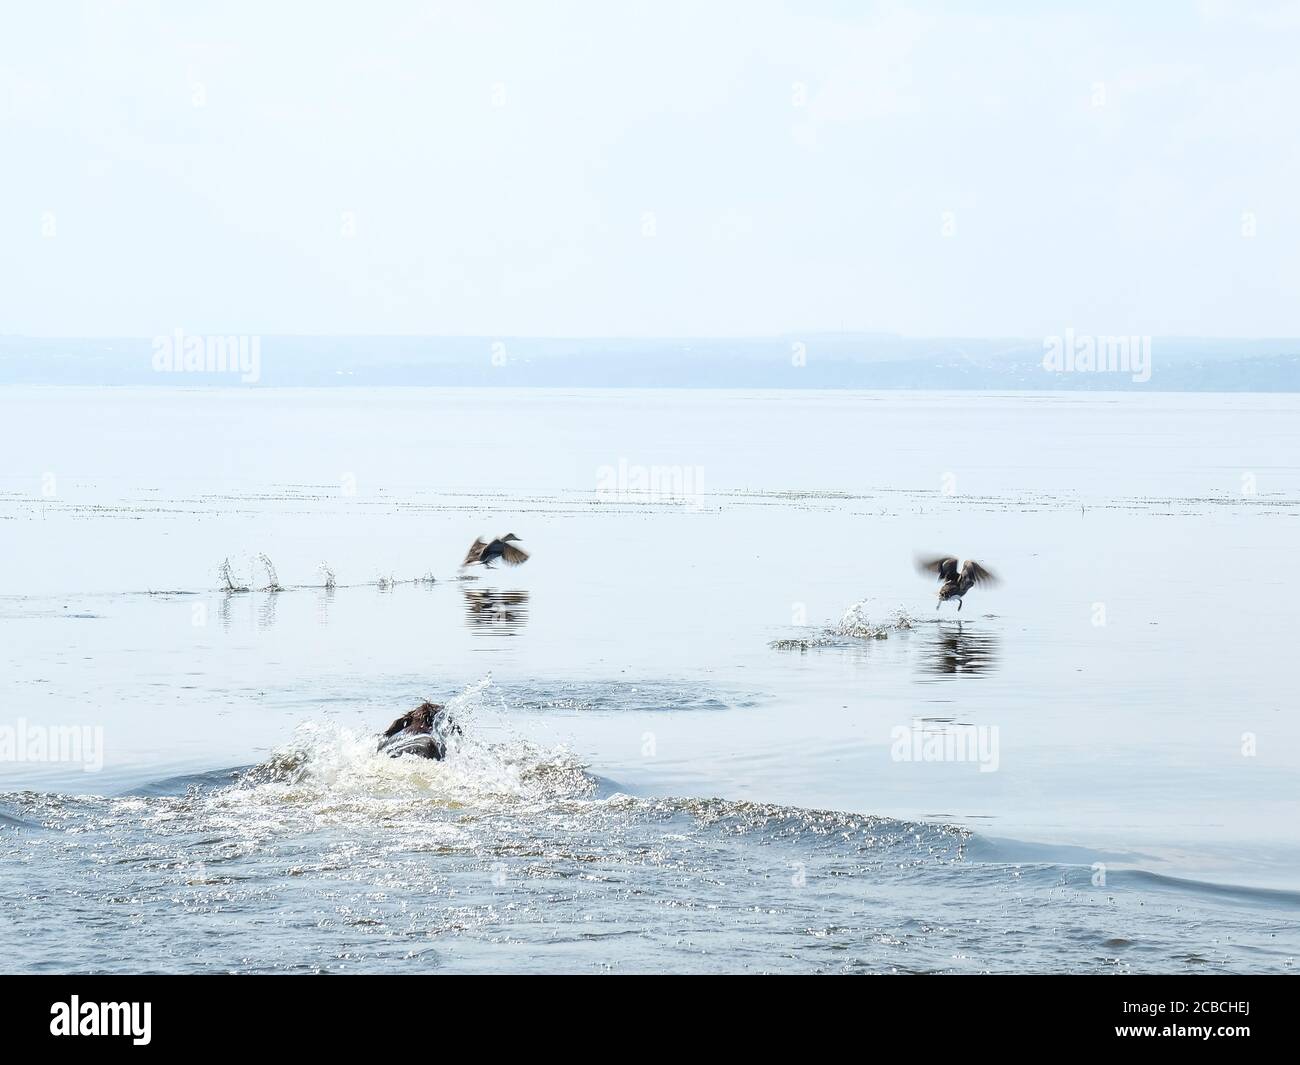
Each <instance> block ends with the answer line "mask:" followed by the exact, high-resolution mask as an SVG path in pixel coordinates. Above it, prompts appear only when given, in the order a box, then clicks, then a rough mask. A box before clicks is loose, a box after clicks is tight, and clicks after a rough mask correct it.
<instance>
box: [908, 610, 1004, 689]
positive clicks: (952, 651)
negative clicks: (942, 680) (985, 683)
mask: <svg viewBox="0 0 1300 1065" xmlns="http://www.w3.org/2000/svg"><path fill="white" fill-rule="evenodd" d="M997 668H998V637H997V635H996V634H994V633H992V632H989V631H988V630H986V629H979V628H975V627H974V626H969V625H968V626H963V625H962V623H961V622H960V621H958V622H955V623H949V622H940V623H939V624H938V625H937V626H935V633H934V635H933V636H932V637H931V638H930V640H929V642H928V644H927V645H926V646H925V648H924V649H923V650H922V654H921V658H920V670H921V672H922V673H928V674H930V675H931V676H934V677H949V676H957V675H963V674H981V673H992V672H993V671H994V670H996V669H997Z"/></svg>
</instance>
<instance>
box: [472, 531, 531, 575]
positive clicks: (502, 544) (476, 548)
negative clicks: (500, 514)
mask: <svg viewBox="0 0 1300 1065" xmlns="http://www.w3.org/2000/svg"><path fill="white" fill-rule="evenodd" d="M518 539H519V537H517V536H516V535H515V534H514V533H506V534H505V536H499V537H497V538H496V539H495V540H484V539H483V537H481V536H480V537H479V538H478V539H477V540H475V541H474V542H473V543H472V544H470V545H469V552H468V553H467V554H466V555H465V561H464V562H462V563H461V565H462V566H482V567H483V568H484V569H491V568H492V563H493V562H496V561H498V560H500V561H502V562H504V563H505V564H506V565H507V566H520V565H523V563H525V562H527V561H528V552H527V551H525V550H524V549H523V548H522V547H515V543H516V541H518Z"/></svg>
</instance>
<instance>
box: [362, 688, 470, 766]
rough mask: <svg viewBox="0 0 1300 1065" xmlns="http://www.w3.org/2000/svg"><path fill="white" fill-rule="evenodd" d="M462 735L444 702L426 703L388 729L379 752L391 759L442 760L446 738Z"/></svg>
mask: <svg viewBox="0 0 1300 1065" xmlns="http://www.w3.org/2000/svg"><path fill="white" fill-rule="evenodd" d="M453 732H454V733H456V734H457V735H459V734H460V729H459V728H457V727H456V725H455V724H454V723H453V722H452V721H451V719H450V717H449V716H448V714H447V708H446V707H445V706H443V705H442V704H441V703H430V702H423V703H421V704H420V705H419V706H417V707H416V708H415V709H414V710H412V711H411V712H410V713H407V714H403V715H402V716H401V717H399V718H398V719H397V720H396V721H394V722H393V723H392V724H391V725H389V726H388V728H387V730H385V732H384V735H383V737H382V738H381V739H380V741H379V749H380V750H381V751H386V752H387V753H388V754H389V755H390V756H391V757H393V758H396V757H397V756H398V755H399V754H415V755H419V756H420V757H421V758H434V759H442V758H443V757H444V756H445V755H446V753H447V740H446V736H447V734H449V733H453Z"/></svg>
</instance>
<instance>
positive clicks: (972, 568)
mask: <svg viewBox="0 0 1300 1065" xmlns="http://www.w3.org/2000/svg"><path fill="white" fill-rule="evenodd" d="M961 581H962V584H997V582H998V579H997V577H995V576H994V575H993V574H992V573H991V572H989V570H987V569H986V568H985V567H983V566H981V565H980V564H979V563H978V562H976V561H974V560H973V559H967V560H966V565H964V566H962V568H961Z"/></svg>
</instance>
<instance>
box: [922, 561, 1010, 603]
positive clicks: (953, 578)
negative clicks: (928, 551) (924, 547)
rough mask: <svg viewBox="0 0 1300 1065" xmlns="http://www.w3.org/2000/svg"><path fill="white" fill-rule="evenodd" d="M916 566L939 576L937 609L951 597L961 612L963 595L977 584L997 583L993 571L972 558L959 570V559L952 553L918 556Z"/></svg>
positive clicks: (923, 571) (924, 571)
mask: <svg viewBox="0 0 1300 1065" xmlns="http://www.w3.org/2000/svg"><path fill="white" fill-rule="evenodd" d="M916 568H917V569H919V570H920V571H921V572H922V573H935V574H938V576H939V602H938V603H937V604H935V610H938V609H939V607H941V606H943V604H944V603H945V602H947V601H948V600H949V599H956V600H957V610H958V611H959V612H960V611H961V603H962V598H961V597H962V596H963V595H965V594H966V593H967V592H969V591H970V590H971V589H972V588H974V587H975V585H977V584H996V583H997V578H996V577H995V576H993V574H992V573H990V572H989V571H988V570H987V569H985V568H984V567H983V566H981V565H980V564H979V563H978V562H975V561H973V560H972V559H967V560H966V564H965V565H964V566H962V567H961V569H960V570H958V569H957V559H956V558H954V557H953V556H952V555H944V556H942V557H941V558H933V559H931V558H918V559H917V560H916Z"/></svg>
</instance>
